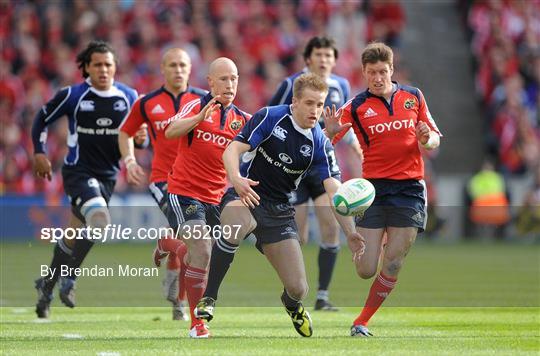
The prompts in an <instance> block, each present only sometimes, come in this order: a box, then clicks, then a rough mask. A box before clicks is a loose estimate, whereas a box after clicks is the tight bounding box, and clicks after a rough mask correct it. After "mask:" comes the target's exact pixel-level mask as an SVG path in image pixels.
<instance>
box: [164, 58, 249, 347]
mask: <svg viewBox="0 0 540 356" xmlns="http://www.w3.org/2000/svg"><path fill="white" fill-rule="evenodd" d="M207 79H208V85H209V87H210V94H208V95H206V96H204V97H203V98H201V99H196V100H194V101H192V102H191V103H188V104H186V106H185V107H184V109H182V110H181V111H180V112H179V113H178V114H177V115H175V116H174V117H173V118H171V123H170V125H169V126H168V127H167V129H166V131H165V136H166V137H167V138H177V137H180V144H179V146H178V152H179V154H178V155H177V156H176V160H175V162H174V165H173V169H172V172H171V173H170V174H169V178H168V187H169V192H168V199H169V209H168V213H167V215H168V219H169V224H170V225H171V227H172V228H173V229H174V230H175V231H176V233H177V235H178V236H179V237H182V238H183V239H184V241H185V243H186V245H187V247H188V252H187V254H186V259H185V260H186V272H185V277H184V281H183V283H185V286H186V291H187V298H188V302H189V308H190V313H191V327H190V331H189V336H190V337H193V338H207V337H209V335H210V333H209V331H208V327H207V325H206V324H205V323H204V321H203V320H199V319H197V318H196V317H195V315H194V313H193V309H194V308H195V307H196V305H197V302H198V301H199V299H201V297H202V295H203V292H204V290H205V288H206V281H207V273H208V271H207V270H208V263H209V261H210V254H211V249H212V240H211V239H212V238H213V237H214V238H215V237H217V235H219V234H220V233H221V230H220V221H219V215H220V211H219V203H220V201H221V198H222V196H223V194H224V192H225V187H226V185H227V179H226V172H225V167H224V165H223V159H222V155H223V151H224V150H225V148H226V147H227V146H228V145H229V143H230V142H231V141H232V139H233V138H234V137H235V136H236V135H237V134H238V133H239V132H240V129H241V128H242V127H243V126H244V124H245V123H246V121H247V120H249V118H250V117H251V115H249V114H247V113H245V112H243V111H242V110H240V109H238V107H236V106H235V105H234V104H233V100H234V98H235V96H236V89H237V86H238V69H237V68H236V65H235V64H234V62H233V61H231V60H230V59H228V58H224V57H221V58H218V59H216V60H215V61H213V62H212V63H211V64H210V68H209V72H208V77H207Z"/></svg>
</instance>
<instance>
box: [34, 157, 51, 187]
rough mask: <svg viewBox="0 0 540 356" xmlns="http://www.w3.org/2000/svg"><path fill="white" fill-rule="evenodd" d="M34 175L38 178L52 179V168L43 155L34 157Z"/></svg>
mask: <svg viewBox="0 0 540 356" xmlns="http://www.w3.org/2000/svg"><path fill="white" fill-rule="evenodd" d="M34 173H35V174H36V176H37V177H39V178H47V180H49V181H50V180H51V178H52V166H51V161H49V159H48V158H47V156H45V154H43V153H36V154H35V155H34Z"/></svg>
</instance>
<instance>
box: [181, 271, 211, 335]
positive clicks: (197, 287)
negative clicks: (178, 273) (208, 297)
mask: <svg viewBox="0 0 540 356" xmlns="http://www.w3.org/2000/svg"><path fill="white" fill-rule="evenodd" d="M207 273H208V271H207V270H204V269H201V268H195V267H191V266H190V265H187V264H186V275H185V277H184V281H185V286H186V292H187V299H188V303H189V313H190V315H191V327H194V326H195V324H197V323H198V322H199V319H196V318H195V315H194V313H193V310H194V309H195V307H196V306H197V303H198V302H199V300H200V299H201V298H202V296H203V294H204V290H205V289H206V275H207Z"/></svg>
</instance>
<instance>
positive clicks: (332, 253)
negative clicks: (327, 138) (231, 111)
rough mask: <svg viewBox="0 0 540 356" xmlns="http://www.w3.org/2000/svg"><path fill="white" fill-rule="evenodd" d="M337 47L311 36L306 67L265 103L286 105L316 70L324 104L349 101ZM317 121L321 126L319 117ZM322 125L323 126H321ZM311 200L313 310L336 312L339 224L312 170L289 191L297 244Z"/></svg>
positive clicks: (328, 40) (352, 142) (357, 148)
mask: <svg viewBox="0 0 540 356" xmlns="http://www.w3.org/2000/svg"><path fill="white" fill-rule="evenodd" d="M338 54H339V52H338V50H337V48H336V44H335V42H334V40H333V39H331V38H328V37H313V38H311V39H310V40H309V41H308V43H307V44H306V47H305V49H304V61H305V63H306V67H305V68H304V69H303V70H302V71H301V72H298V73H295V74H293V75H291V76H289V77H287V78H285V80H283V82H281V84H280V86H279V88H278V90H277V91H276V93H275V94H274V96H273V97H272V99H271V100H270V103H269V104H268V105H270V106H272V105H282V104H286V105H289V104H291V103H292V98H293V83H294V80H295V79H296V78H298V77H299V76H300V75H302V74H303V73H315V74H317V75H318V76H319V77H320V78H321V79H323V80H324V81H325V82H326V84H327V85H328V94H327V95H326V98H325V101H324V106H325V107H329V108H332V106H335V107H336V108H339V107H341V106H343V105H344V104H345V103H346V102H347V100H349V94H350V85H349V81H348V80H347V79H345V78H343V77H340V76H339V75H336V74H333V73H332V70H333V69H334V68H335V66H336V61H337V59H338ZM319 124H321V125H323V122H322V118H319ZM322 127H324V126H322ZM345 142H347V143H348V144H350V145H351V147H352V148H353V151H354V152H355V153H356V154H357V156H358V158H359V160H361V158H362V151H361V149H360V146H359V144H358V140H356V138H355V136H354V135H353V134H352V133H351V134H349V135H348V136H347V138H346V140H345ZM310 198H311V200H313V207H314V210H315V215H316V217H317V220H318V221H319V231H320V235H321V241H320V248H319V256H318V259H317V263H318V267H319V280H318V282H319V285H318V288H317V299H316V302H315V310H324V311H337V310H338V309H337V308H336V307H335V306H333V305H332V303H330V301H329V293H328V289H329V287H330V281H331V279H332V274H333V272H334V266H335V264H336V260H337V255H338V252H339V248H340V244H339V227H338V224H337V221H336V219H335V218H334V215H333V214H332V212H331V209H332V208H331V207H330V202H329V201H328V196H327V194H325V191H324V186H323V184H322V181H321V180H320V178H319V175H318V174H317V172H316V171H315V170H311V171H310V172H308V173H307V174H306V175H305V178H304V179H302V181H301V182H300V184H298V188H297V189H296V190H295V191H293V192H292V195H291V200H290V201H291V203H292V204H293V205H294V209H295V211H296V215H295V220H296V224H297V225H298V235H299V237H300V243H301V244H305V243H307V241H308V237H309V236H308V233H309V225H308V211H309V204H308V203H309V199H310Z"/></svg>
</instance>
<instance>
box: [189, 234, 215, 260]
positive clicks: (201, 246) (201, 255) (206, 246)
mask: <svg viewBox="0 0 540 356" xmlns="http://www.w3.org/2000/svg"><path fill="white" fill-rule="evenodd" d="M206 242H207V241H205V240H200V241H197V242H196V243H194V244H192V246H191V247H190V250H192V253H191V255H192V258H194V259H196V260H197V261H198V262H199V263H201V264H207V263H208V262H210V256H211V255H212V245H211V244H210V243H206Z"/></svg>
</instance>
